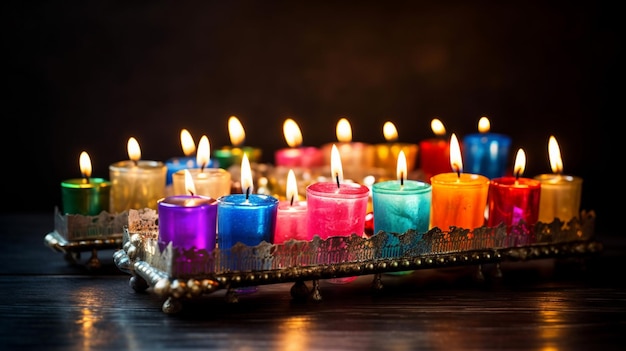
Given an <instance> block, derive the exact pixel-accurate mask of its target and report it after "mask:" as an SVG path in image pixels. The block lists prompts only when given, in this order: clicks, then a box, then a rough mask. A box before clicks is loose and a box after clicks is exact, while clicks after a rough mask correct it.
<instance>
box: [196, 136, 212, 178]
mask: <svg viewBox="0 0 626 351" xmlns="http://www.w3.org/2000/svg"><path fill="white" fill-rule="evenodd" d="M210 159H211V144H210V143H209V137H207V136H206V135H203V136H202V137H201V138H200V142H199V143H198V153H197V154H196V163H197V164H198V166H200V168H201V169H203V170H204V168H205V167H206V166H208V165H209V160H210Z"/></svg>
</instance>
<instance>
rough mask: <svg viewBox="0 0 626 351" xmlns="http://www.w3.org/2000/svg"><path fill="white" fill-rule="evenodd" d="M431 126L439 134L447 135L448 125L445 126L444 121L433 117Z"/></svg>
mask: <svg viewBox="0 0 626 351" xmlns="http://www.w3.org/2000/svg"><path fill="white" fill-rule="evenodd" d="M430 128H431V129H432V130H433V133H435V135H437V136H443V135H446V127H444V125H443V123H442V122H441V121H440V120H439V119H437V118H433V120H432V121H430Z"/></svg>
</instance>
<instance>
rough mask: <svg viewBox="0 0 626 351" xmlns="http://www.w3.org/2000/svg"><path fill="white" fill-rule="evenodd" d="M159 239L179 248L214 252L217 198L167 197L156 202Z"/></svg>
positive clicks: (195, 196) (197, 196)
mask: <svg viewBox="0 0 626 351" xmlns="http://www.w3.org/2000/svg"><path fill="white" fill-rule="evenodd" d="M158 216H159V241H161V242H163V243H165V244H167V243H170V242H171V243H172V246H173V247H176V248H182V249H192V248H194V249H198V250H207V251H208V252H211V251H213V249H214V248H215V245H216V230H217V222H216V220H217V201H216V200H215V199H212V198H210V197H206V196H199V195H176V196H169V197H166V198H163V199H161V200H159V202H158Z"/></svg>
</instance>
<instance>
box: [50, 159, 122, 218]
mask: <svg viewBox="0 0 626 351" xmlns="http://www.w3.org/2000/svg"><path fill="white" fill-rule="evenodd" d="M79 163H80V171H81V173H82V175H83V177H82V178H74V179H67V180H64V181H62V182H61V195H62V197H61V198H62V206H63V213H65V214H82V215H86V216H95V215H98V214H100V212H102V211H108V210H109V196H110V190H111V183H110V182H109V181H108V180H106V179H103V178H90V176H91V159H90V158H89V154H87V153H86V152H84V151H83V152H82V153H81V155H80V162H79Z"/></svg>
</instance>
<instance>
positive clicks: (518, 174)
mask: <svg viewBox="0 0 626 351" xmlns="http://www.w3.org/2000/svg"><path fill="white" fill-rule="evenodd" d="M520 173H521V172H520V171H517V172H515V180H519V176H520Z"/></svg>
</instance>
